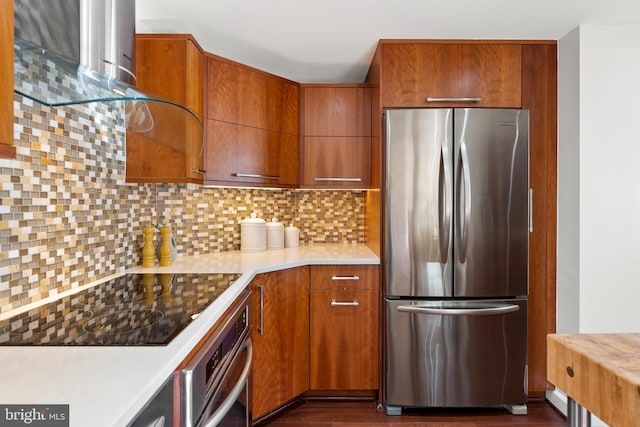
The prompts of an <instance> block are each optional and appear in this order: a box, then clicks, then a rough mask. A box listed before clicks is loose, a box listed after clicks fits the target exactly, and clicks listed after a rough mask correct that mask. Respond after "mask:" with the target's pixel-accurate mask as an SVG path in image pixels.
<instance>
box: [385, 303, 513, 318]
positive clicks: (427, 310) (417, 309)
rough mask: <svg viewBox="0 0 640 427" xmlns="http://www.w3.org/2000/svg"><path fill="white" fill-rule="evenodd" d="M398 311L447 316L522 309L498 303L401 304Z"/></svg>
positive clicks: (504, 312) (487, 314)
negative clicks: (464, 305)
mask: <svg viewBox="0 0 640 427" xmlns="http://www.w3.org/2000/svg"><path fill="white" fill-rule="evenodd" d="M397 310H398V311H401V312H404V313H416V314H440V315H445V316H489V315H496V314H506V313H513V312H514V311H518V310H520V306H518V305H513V304H512V305H497V306H493V307H491V306H488V307H486V308H484V307H483V308H477V307H474V308H441V307H428V306H426V307H425V306H419V305H400V306H398V308H397Z"/></svg>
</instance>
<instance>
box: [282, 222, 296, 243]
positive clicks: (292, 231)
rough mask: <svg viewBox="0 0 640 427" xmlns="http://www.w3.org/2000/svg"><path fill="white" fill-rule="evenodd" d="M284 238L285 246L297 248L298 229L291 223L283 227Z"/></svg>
mask: <svg viewBox="0 0 640 427" xmlns="http://www.w3.org/2000/svg"><path fill="white" fill-rule="evenodd" d="M284 240H285V246H286V247H287V248H297V247H298V246H300V229H299V228H298V227H294V226H293V224H291V225H289V226H288V227H287V228H285V229H284Z"/></svg>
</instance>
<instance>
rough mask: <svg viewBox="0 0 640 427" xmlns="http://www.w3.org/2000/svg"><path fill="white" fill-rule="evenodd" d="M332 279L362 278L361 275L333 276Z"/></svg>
mask: <svg viewBox="0 0 640 427" xmlns="http://www.w3.org/2000/svg"><path fill="white" fill-rule="evenodd" d="M331 280H360V276H331Z"/></svg>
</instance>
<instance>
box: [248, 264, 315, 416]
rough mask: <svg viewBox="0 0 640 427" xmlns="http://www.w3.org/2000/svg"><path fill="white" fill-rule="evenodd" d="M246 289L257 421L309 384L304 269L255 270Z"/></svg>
mask: <svg viewBox="0 0 640 427" xmlns="http://www.w3.org/2000/svg"><path fill="white" fill-rule="evenodd" d="M250 287H251V291H252V299H253V300H252V303H253V316H252V330H251V340H252V342H253V369H252V376H251V380H250V388H251V391H250V395H251V399H252V406H251V408H252V412H253V418H254V420H257V419H259V418H261V417H263V416H265V415H267V414H268V413H270V412H271V411H273V410H275V409H278V408H279V407H281V406H282V405H284V404H285V403H287V402H289V401H291V400H292V399H294V398H296V397H297V396H299V395H300V394H302V393H304V392H305V391H307V389H308V388H309V267H297V268H293V269H287V270H281V271H276V272H273V273H264V274H259V275H257V276H256V277H255V278H254V279H253V281H252V282H251V284H250Z"/></svg>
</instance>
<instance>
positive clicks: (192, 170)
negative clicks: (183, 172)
mask: <svg viewBox="0 0 640 427" xmlns="http://www.w3.org/2000/svg"><path fill="white" fill-rule="evenodd" d="M191 172H192V173H203V174H204V173H207V171H206V170H204V169H200V168H195V169H191Z"/></svg>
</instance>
